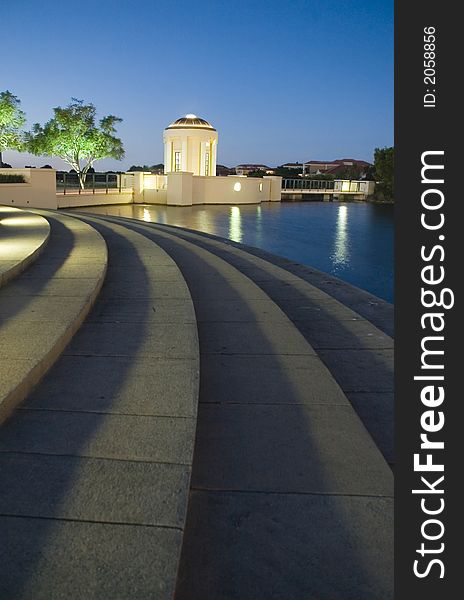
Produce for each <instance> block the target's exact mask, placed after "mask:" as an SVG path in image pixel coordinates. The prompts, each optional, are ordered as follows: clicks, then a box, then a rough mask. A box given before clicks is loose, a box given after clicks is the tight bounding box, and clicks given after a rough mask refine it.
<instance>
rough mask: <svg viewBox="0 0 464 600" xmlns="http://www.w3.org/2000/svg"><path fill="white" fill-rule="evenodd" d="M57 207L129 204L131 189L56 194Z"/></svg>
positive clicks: (130, 201)
mask: <svg viewBox="0 0 464 600" xmlns="http://www.w3.org/2000/svg"><path fill="white" fill-rule="evenodd" d="M56 199H57V205H58V206H57V208H71V207H76V206H104V205H106V204H131V203H132V191H130V192H121V193H120V194H119V193H117V192H110V193H108V194H103V193H100V192H99V193H97V194H92V193H91V192H90V193H85V194H56Z"/></svg>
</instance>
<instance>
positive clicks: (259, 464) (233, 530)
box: [118, 220, 393, 600]
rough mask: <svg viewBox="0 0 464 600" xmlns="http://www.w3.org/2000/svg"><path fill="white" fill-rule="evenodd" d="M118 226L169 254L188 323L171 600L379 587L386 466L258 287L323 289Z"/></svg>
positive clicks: (388, 525)
mask: <svg viewBox="0 0 464 600" xmlns="http://www.w3.org/2000/svg"><path fill="white" fill-rule="evenodd" d="M118 222H119V220H118ZM126 223H127V226H128V227H130V228H132V229H134V230H136V231H139V232H143V233H144V235H146V236H148V237H149V238H150V239H153V240H154V241H156V243H157V244H159V245H160V246H161V247H163V248H164V249H165V250H166V251H167V252H168V253H169V254H170V256H172V257H173V258H174V260H175V261H176V263H177V264H178V265H179V267H180V269H181V271H182V273H183V275H184V277H185V279H186V281H187V283H188V286H189V289H190V293H191V295H192V299H193V301H194V304H195V310H196V314H197V320H198V330H199V341H200V353H201V366H200V373H201V378H200V404H199V414H198V426H197V437H196V446H195V455H194V465H193V475H192V485H191V494H190V503H189V513H188V521H187V529H186V534H185V537H184V548H183V558H182V561H181V569H180V575H179V580H178V586H177V594H176V598H177V600H184V599H185V600H187V599H202V598H214V599H215V600H216V599H218V600H221V599H224V600H225V599H232V598H240V599H250V600H251V599H261V598H279V599H280V598H282V599H287V598H292V599H293V598H295V599H299V598H301V599H306V598H317V599H319V598H343V599H351V598H353V599H355V598H356V599H361V598H372V597H375V598H390V597H392V510H393V506H392V498H391V495H392V475H391V472H390V469H389V468H388V466H387V464H386V462H385V461H384V459H383V458H382V456H381V454H380V452H379V451H378V449H377V447H376V446H375V444H374V443H373V440H372V438H371V436H370V435H369V434H368V433H367V432H366V430H365V429H364V427H363V425H362V423H361V422H360V420H359V418H358V416H357V415H356V413H355V411H354V410H353V407H352V405H351V404H350V402H349V401H348V400H347V398H346V396H345V394H343V392H342V390H341V389H340V387H339V386H338V385H337V384H336V382H335V381H334V378H333V377H332V375H331V374H330V373H329V371H328V370H327V368H326V367H325V366H324V363H323V362H322V361H321V359H320V358H319V356H318V355H317V354H316V350H315V349H314V347H312V346H311V345H310V344H309V343H308V340H307V339H306V338H305V336H304V335H303V334H302V333H301V332H300V331H299V329H298V328H297V327H296V326H295V323H293V322H292V321H291V320H290V319H289V317H288V315H286V313H285V312H284V311H283V310H281V309H280V308H279V306H278V304H277V302H276V301H275V300H274V299H273V298H271V297H270V296H269V294H268V293H266V291H265V288H264V283H267V285H268V287H267V291H269V290H270V287H272V285H274V288H275V289H274V291H275V296H274V297H276V295H278V290H280V295H281V300H284V299H285V300H294V296H293V291H292V290H294V289H295V288H296V289H298V290H300V292H301V289H302V288H304V290H305V291H306V293H308V294H309V295H310V296H311V297H312V299H313V302H315V303H318V304H319V306H320V307H322V306H323V305H324V302H326V303H328V304H330V299H329V298H327V297H326V295H325V294H324V293H323V292H321V291H320V290H318V289H316V288H314V287H313V286H310V285H309V284H308V283H307V282H302V281H301V280H300V279H298V278H296V277H295V276H293V275H292V274H288V273H287V274H285V273H283V272H280V273H279V275H280V277H281V279H282V281H281V282H280V283H279V282H278V281H277V280H276V274H275V272H274V267H273V266H272V265H271V264H268V265H262V264H260V267H261V268H263V267H265V266H266V269H267V271H268V272H267V273H265V274H263V273H262V272H259V273H258V272H257V270H256V265H254V266H252V267H250V268H249V269H248V271H246V274H244V273H243V272H242V270H245V269H244V265H240V267H241V270H239V269H238V268H237V266H235V265H234V264H231V262H233V261H230V257H229V262H228V261H227V260H224V258H221V257H220V256H218V254H220V253H219V252H217V251H215V252H213V251H212V248H211V247H210V245H209V246H208V249H206V248H205V244H204V243H201V242H200V240H199V239H198V238H197V236H192V235H188V236H186V235H184V234H183V233H182V232H178V231H177V230H173V229H172V228H167V227H163V226H150V225H139V224H135V223H133V222H132V223H131V222H130V221H129V220H126ZM218 246H219V248H220V249H221V251H222V255H221V256H226V254H227V253H229V251H230V249H229V248H227V247H225V246H224V244H222V246H221V244H220V243H219V244H218ZM253 277H255V278H256V279H259V281H260V283H259V285H258V284H257V283H256V282H255V281H254V280H253ZM300 304H301V302H300ZM337 304H338V303H337ZM331 308H332V309H333V310H335V311H336V309H337V308H338V309H339V310H340V311H342V310H343V307H341V306H340V305H338V307H335V306H334V305H331ZM326 310H328V308H327V306H326ZM346 310H348V309H346ZM349 316H351V315H349ZM356 325H358V326H359V328H358V329H359V330H360V331H359V330H358V332H356V331H355V333H357V335H358V337H359V338H360V339H358V347H359V348H362V342H361V340H362V338H363V336H364V337H365V339H366V340H367V341H366V344H367V345H368V344H369V343H370V341H371V340H370V338H371V336H370V335H369V334H371V333H373V331H374V332H375V333H376V336H377V341H378V343H379V344H380V345H381V346H386V347H388V348H389V347H391V340H390V339H389V338H388V337H387V336H385V334H383V333H382V332H381V331H379V330H377V329H376V328H375V327H373V326H370V325H369V324H367V323H366V322H365V321H364V320H361V319H359V316H358V320H357V321H356V322H355V324H354V326H355V327H356ZM366 329H367V331H366ZM334 335H335V336H337V335H339V334H338V332H334ZM333 337H334V336H332V339H331V340H330V341H331V344H333V343H334V340H333ZM342 337H343V336H342ZM372 345H373V344H371V346H372ZM345 346H346V344H345ZM199 574H201V576H200V575H199Z"/></svg>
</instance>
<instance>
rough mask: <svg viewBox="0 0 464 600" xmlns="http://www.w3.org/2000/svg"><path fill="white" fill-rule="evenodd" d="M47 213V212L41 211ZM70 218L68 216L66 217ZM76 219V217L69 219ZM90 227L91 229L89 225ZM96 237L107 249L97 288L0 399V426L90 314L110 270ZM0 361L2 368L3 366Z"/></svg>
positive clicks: (52, 363)
mask: <svg viewBox="0 0 464 600" xmlns="http://www.w3.org/2000/svg"><path fill="white" fill-rule="evenodd" d="M41 212H45V211H41ZM66 217H68V215H66ZM69 218H72V219H75V217H69ZM89 227H91V226H90V225H89ZM91 229H93V231H94V233H95V235H96V236H98V237H100V238H102V240H103V242H104V247H105V250H106V251H105V264H104V269H103V271H102V274H101V276H100V277H99V279H98V280H97V281H96V283H95V286H94V288H93V290H92V292H91V294H90V296H88V297H87V298H86V299H85V301H84V303H83V305H82V306H81V308H80V310H79V312H78V313H77V314H76V315H75V317H74V319H73V320H72V321H71V322H70V324H69V326H68V327H67V329H66V331H65V332H64V333H63V334H62V335H61V336H60V337H59V338H57V339H56V341H55V343H54V344H53V345H52V347H51V348H49V349H48V350H47V351H46V352H45V353H44V355H43V356H42V357H41V359H40V360H38V361H35V364H33V365H32V366H31V368H30V369H29V370H28V371H27V372H25V373H24V376H23V377H22V379H21V380H20V381H18V383H17V384H16V385H15V386H14V387H13V388H12V389H10V390H8V391H7V392H6V394H5V395H4V396H3V397H0V426H1V424H2V423H3V422H4V421H5V420H6V419H7V418H8V417H9V416H10V415H11V413H12V412H13V411H14V410H15V408H16V407H17V406H18V405H19V404H20V403H21V402H22V401H23V400H24V399H25V398H26V397H27V396H28V395H29V394H30V392H31V391H32V390H33V388H34V387H35V386H36V385H37V384H38V383H39V382H40V380H41V379H42V378H43V377H44V376H45V375H46V373H47V372H48V371H49V370H50V368H51V367H52V366H53V365H54V363H55V362H56V361H57V360H58V358H59V357H60V356H61V354H62V352H63V350H64V349H65V348H66V346H67V345H68V344H69V342H70V341H71V339H72V338H73V336H74V334H75V333H76V332H77V331H78V329H79V328H80V326H81V325H82V323H83V322H84V320H85V318H86V317H87V315H88V314H89V312H90V310H91V309H92V307H93V305H94V304H95V301H96V299H97V298H98V295H99V293H100V290H101V288H102V286H103V283H104V281H105V277H106V271H107V268H108V249H107V246H106V242H105V240H104V238H103V237H102V236H101V235H100V234H99V233H98V231H96V230H95V229H94V228H93V227H91ZM1 362H2V361H1V359H0V366H1Z"/></svg>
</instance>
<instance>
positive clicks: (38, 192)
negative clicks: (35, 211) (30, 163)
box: [0, 169, 57, 209]
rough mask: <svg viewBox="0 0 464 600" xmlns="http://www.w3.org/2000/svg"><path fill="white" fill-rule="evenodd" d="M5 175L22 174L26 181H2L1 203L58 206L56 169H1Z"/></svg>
mask: <svg viewBox="0 0 464 600" xmlns="http://www.w3.org/2000/svg"><path fill="white" fill-rule="evenodd" d="M0 173H2V174H5V175H22V176H23V177H24V179H25V180H26V183H0V204H7V205H9V206H25V207H33V208H52V209H55V208H57V199H56V171H55V169H0Z"/></svg>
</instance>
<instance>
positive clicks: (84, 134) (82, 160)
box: [25, 98, 124, 188]
mask: <svg viewBox="0 0 464 600" xmlns="http://www.w3.org/2000/svg"><path fill="white" fill-rule="evenodd" d="M53 112H54V116H53V118H51V119H50V120H49V121H47V123H45V125H43V126H42V125H39V123H36V124H35V125H34V126H33V128H32V131H30V132H29V133H27V134H26V136H25V140H26V148H27V150H29V152H31V153H32V154H36V155H39V156H44V155H45V156H57V157H58V158H61V159H62V160H64V161H65V162H66V163H67V164H68V165H69V166H70V167H71V168H73V169H74V170H75V171H76V172H77V174H78V176H79V183H80V185H81V187H82V188H83V187H84V184H85V179H86V177H87V173H88V171H89V169H90V168H91V167H92V166H93V164H94V162H95V161H97V160H101V159H103V158H115V159H117V160H120V159H122V158H123V157H124V148H123V145H122V142H121V140H120V139H119V138H117V137H116V135H115V134H116V125H117V123H120V122H121V121H122V119H120V118H119V117H115V116H113V115H108V116H106V117H103V118H102V119H100V121H99V122H98V124H97V123H96V108H95V106H94V105H93V104H84V102H83V100H77V99H76V98H72V99H71V102H70V104H68V105H67V106H66V107H64V108H62V107H60V106H58V107H57V108H54V109H53Z"/></svg>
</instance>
